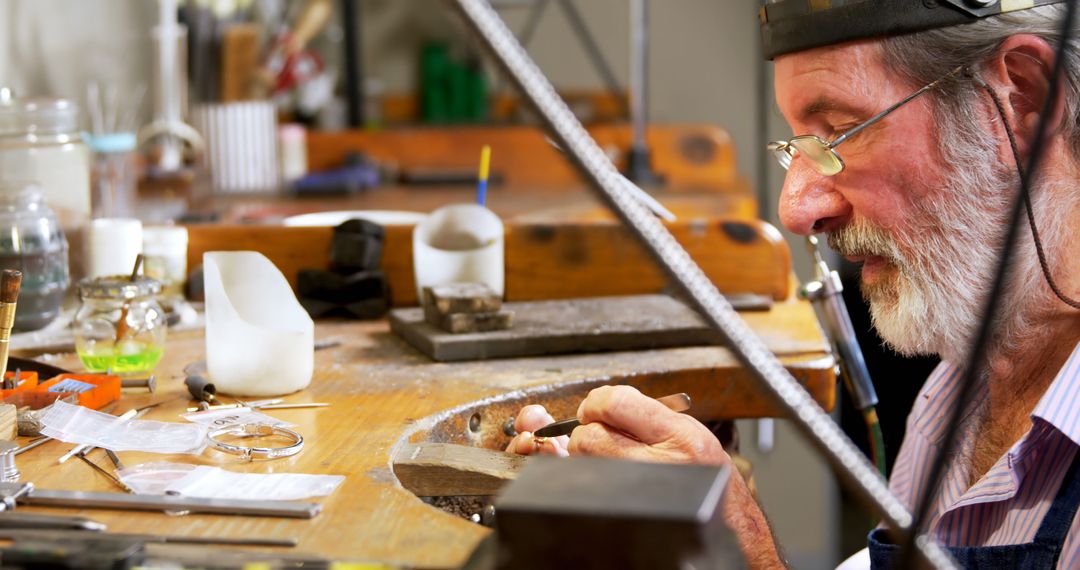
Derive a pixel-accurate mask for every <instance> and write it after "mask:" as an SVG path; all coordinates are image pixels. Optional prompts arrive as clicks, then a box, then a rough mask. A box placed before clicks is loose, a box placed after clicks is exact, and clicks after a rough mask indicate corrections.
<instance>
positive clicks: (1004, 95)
mask: <svg viewBox="0 0 1080 570" xmlns="http://www.w3.org/2000/svg"><path fill="white" fill-rule="evenodd" d="M1054 54H1055V53H1054V48H1053V47H1052V46H1051V45H1050V44H1049V43H1047V42H1046V40H1044V39H1042V38H1040V37H1038V36H1034V35H1030V34H1018V35H1015V36H1010V37H1009V38H1008V39H1006V40H1005V41H1004V42H1002V43H1001V46H999V47H998V50H997V51H996V52H995V53H994V55H993V56H992V57H991V58H990V61H989V62H987V66H986V67H985V68H984V69H985V71H984V73H985V74H986V75H988V77H985V80H986V82H987V83H988V84H989V85H990V86H991V87H992V88H993V89H994V90H995V91H996V92H997V95H998V98H999V99H1001V102H1002V104H1003V105H1004V106H1005V119H1006V120H1007V121H1008V122H1009V127H1010V128H1012V130H1013V133H1015V135H1016V143H1017V145H1018V146H1019V147H1020V153H1021V154H1022V155H1023V156H1024V157H1025V158H1026V157H1027V154H1028V151H1029V150H1030V149H1031V145H1032V143H1033V142H1034V138H1035V131H1036V129H1038V125H1039V119H1040V118H1041V117H1042V114H1043V111H1044V109H1045V108H1046V99H1047V98H1048V97H1049V95H1050V76H1051V74H1052V73H1053V70H1054ZM1057 91H1058V94H1057V98H1056V101H1055V103H1054V107H1053V108H1052V109H1050V116H1049V123H1048V124H1047V130H1046V132H1047V135H1048V136H1049V135H1053V134H1054V133H1056V132H1058V130H1059V129H1060V128H1061V127H1062V121H1063V120H1064V117H1065V82H1064V81H1059V82H1058V88H1057Z"/></svg>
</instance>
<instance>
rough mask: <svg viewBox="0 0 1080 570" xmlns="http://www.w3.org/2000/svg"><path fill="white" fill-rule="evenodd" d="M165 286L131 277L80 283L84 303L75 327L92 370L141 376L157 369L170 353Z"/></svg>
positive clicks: (78, 345)
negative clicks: (161, 300) (162, 300)
mask: <svg viewBox="0 0 1080 570" xmlns="http://www.w3.org/2000/svg"><path fill="white" fill-rule="evenodd" d="M159 293H161V283H160V282H158V281H155V280H153V279H148V278H145V277H142V278H138V279H135V280H134V281H132V280H131V279H130V277H129V276H127V275H110V276H107V277H94V278H87V279H83V280H82V281H80V282H79V298H80V299H82V305H81V306H80V307H79V311H78V312H77V313H76V314H75V321H74V322H73V323H72V327H73V329H74V335H75V350H76V352H78V353H79V360H81V361H82V363H83V366H84V367H85V368H86V369H87V370H88V371H90V372H105V371H106V370H112V372H113V374H125V375H126V374H140V373H144V372H149V371H151V370H153V369H154V367H155V366H157V363H158V361H159V360H161V356H162V354H163V353H164V351H165V312H164V311H163V310H162V309H161V305H160V304H158V299H157V296H158V294H159Z"/></svg>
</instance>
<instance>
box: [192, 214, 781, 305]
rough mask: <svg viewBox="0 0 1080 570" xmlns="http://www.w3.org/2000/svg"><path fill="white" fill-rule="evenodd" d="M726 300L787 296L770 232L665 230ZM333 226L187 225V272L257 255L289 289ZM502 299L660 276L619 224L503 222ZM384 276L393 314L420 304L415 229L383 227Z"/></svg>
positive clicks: (705, 225) (649, 284) (723, 225)
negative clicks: (219, 254)
mask: <svg viewBox="0 0 1080 570" xmlns="http://www.w3.org/2000/svg"><path fill="white" fill-rule="evenodd" d="M668 227H669V229H670V230H671V232H672V233H673V234H674V235H675V238H676V239H677V240H678V241H679V242H680V243H681V244H683V246H684V247H686V249H687V251H688V252H689V253H690V255H691V256H692V257H693V258H694V259H695V260H696V261H697V262H698V264H699V265H700V266H701V268H702V269H703V270H704V271H705V274H706V275H708V276H709V278H710V279H712V281H713V283H715V284H716V286H717V287H718V288H719V289H720V291H721V292H722V293H724V294H729V295H730V294H738V293H755V294H759V295H766V296H769V297H772V298H773V299H776V300H782V299H785V298H786V297H787V295H788V293H789V292H790V287H791V285H790V277H791V274H790V271H791V258H790V252H789V251H788V248H787V244H786V243H785V242H784V240H783V238H782V237H781V236H780V232H779V231H777V230H776V228H774V227H772V226H770V225H769V224H767V223H765V222H760V221H745V220H729V219H708V220H687V221H679V222H675V223H672V224H669V225H668ZM331 233H332V230H331V228H292V227H280V226H220V225H213V226H208V225H193V226H189V227H188V266H189V267H192V268H194V267H196V266H198V265H201V264H202V256H203V254H204V253H205V252H207V251H239V250H250V251H258V252H260V253H262V254H263V255H265V256H266V257H268V258H269V259H270V261H272V262H273V263H274V265H276V266H277V267H278V269H280V270H281V272H282V273H284V274H285V278H286V279H288V280H289V283H290V284H291V285H292V286H293V288H295V287H296V276H297V273H298V272H299V271H300V270H301V269H326V268H327V267H328V266H329V262H330V238H331ZM505 244H506V250H505V251H506V261H505V264H506V292H505V296H506V300H508V301H535V300H544V299H570V298H578V297H603V296H616V295H637V294H649V293H660V292H662V291H664V289H665V288H666V287H667V280H666V278H665V277H664V276H663V275H662V274H661V273H660V271H659V270H658V269H657V268H656V266H655V264H654V263H653V262H652V261H651V260H650V259H649V258H648V257H647V256H646V254H645V252H644V251H643V250H642V249H641V246H640V245H638V243H637V241H636V240H635V239H634V238H633V237H632V236H631V235H630V234H629V233H628V232H627V231H626V230H625V229H624V228H622V227H621V226H619V225H618V224H617V223H615V222H613V221H609V220H602V219H601V220H596V221H592V222H568V223H562V224H556V223H540V222H537V223H528V222H523V223H518V222H516V221H515V220H514V219H509V220H506V239H505ZM381 268H382V270H383V271H385V272H386V276H387V280H388V282H389V284H390V292H391V297H392V299H391V300H392V304H393V305H394V306H396V307H403V306H413V305H416V304H417V295H416V280H415V275H414V271H413V260H412V227H410V226H388V227H387V228H386V238H385V240H384V242H383V259H382V263H381Z"/></svg>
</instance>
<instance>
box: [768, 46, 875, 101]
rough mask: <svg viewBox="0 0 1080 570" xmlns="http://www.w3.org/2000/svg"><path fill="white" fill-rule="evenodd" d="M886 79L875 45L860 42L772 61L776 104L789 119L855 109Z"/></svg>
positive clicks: (809, 51) (790, 55) (799, 53)
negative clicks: (833, 110) (874, 87)
mask: <svg viewBox="0 0 1080 570" xmlns="http://www.w3.org/2000/svg"><path fill="white" fill-rule="evenodd" d="M885 77H886V73H885V69H884V65H883V63H882V59H881V52H880V50H879V48H878V42H877V41H860V42H851V43H847V44H842V45H838V46H829V47H824V48H817V49H812V50H807V51H802V52H798V53H793V54H789V55H784V56H781V57H778V58H776V62H775V66H774V79H775V87H776V100H777V104H779V105H780V109H781V111H782V112H783V113H784V115H785V116H787V117H788V118H789V119H799V118H803V115H806V114H811V113H815V112H822V111H829V110H832V108H831V107H839V106H853V105H854V106H859V105H858V102H859V101H860V100H864V101H865V99H866V98H867V97H870V96H872V95H874V94H879V93H880V90H879V89H873V88H872V86H874V85H879V84H880V83H881V82H882V79H883V78H885Z"/></svg>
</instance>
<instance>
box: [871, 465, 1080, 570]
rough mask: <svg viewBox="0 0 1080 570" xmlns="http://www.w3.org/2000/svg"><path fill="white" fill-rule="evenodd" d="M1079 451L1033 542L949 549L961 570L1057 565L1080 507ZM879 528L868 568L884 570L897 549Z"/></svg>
mask: <svg viewBox="0 0 1080 570" xmlns="http://www.w3.org/2000/svg"><path fill="white" fill-rule="evenodd" d="M1078 466H1080V450H1078V451H1077V452H1076V455H1075V456H1074V457H1073V462H1072V465H1071V466H1070V467H1069V471H1068V472H1067V473H1065V477H1064V479H1062V481H1061V487H1060V488H1059V489H1058V493H1057V496H1056V497H1054V502H1053V504H1051V505H1050V510H1049V511H1047V513H1046V516H1045V517H1043V520H1042V525H1040V526H1039V530H1037V531H1036V532H1035V539H1034V540H1032V541H1031V542H1029V543H1027V544H1013V545H1008V546H949V547H945V550H947V551H948V552H949V554H952V556H953V558H955V559H956V562H957V564H959V565H960V567H961V568H1039V569H1044V568H1045V569H1049V568H1054V567H1056V566H1057V561H1058V557H1059V556H1061V548H1062V546H1063V545H1064V544H1065V538H1066V537H1067V536H1068V535H1069V528H1070V527H1071V526H1072V521H1073V518H1074V517H1075V516H1076V510H1077V507H1080V467H1078ZM886 540H888V538H887V537H886V536H885V532H884V530H883V529H875V530H873V531H872V532H871V533H870V568H873V569H874V570H888V569H890V568H893V567H894V565H895V564H897V563H898V562H897V561H898V559H899V553H900V547H899V546H897V545H895V544H889V543H886V542H885V541H886Z"/></svg>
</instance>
